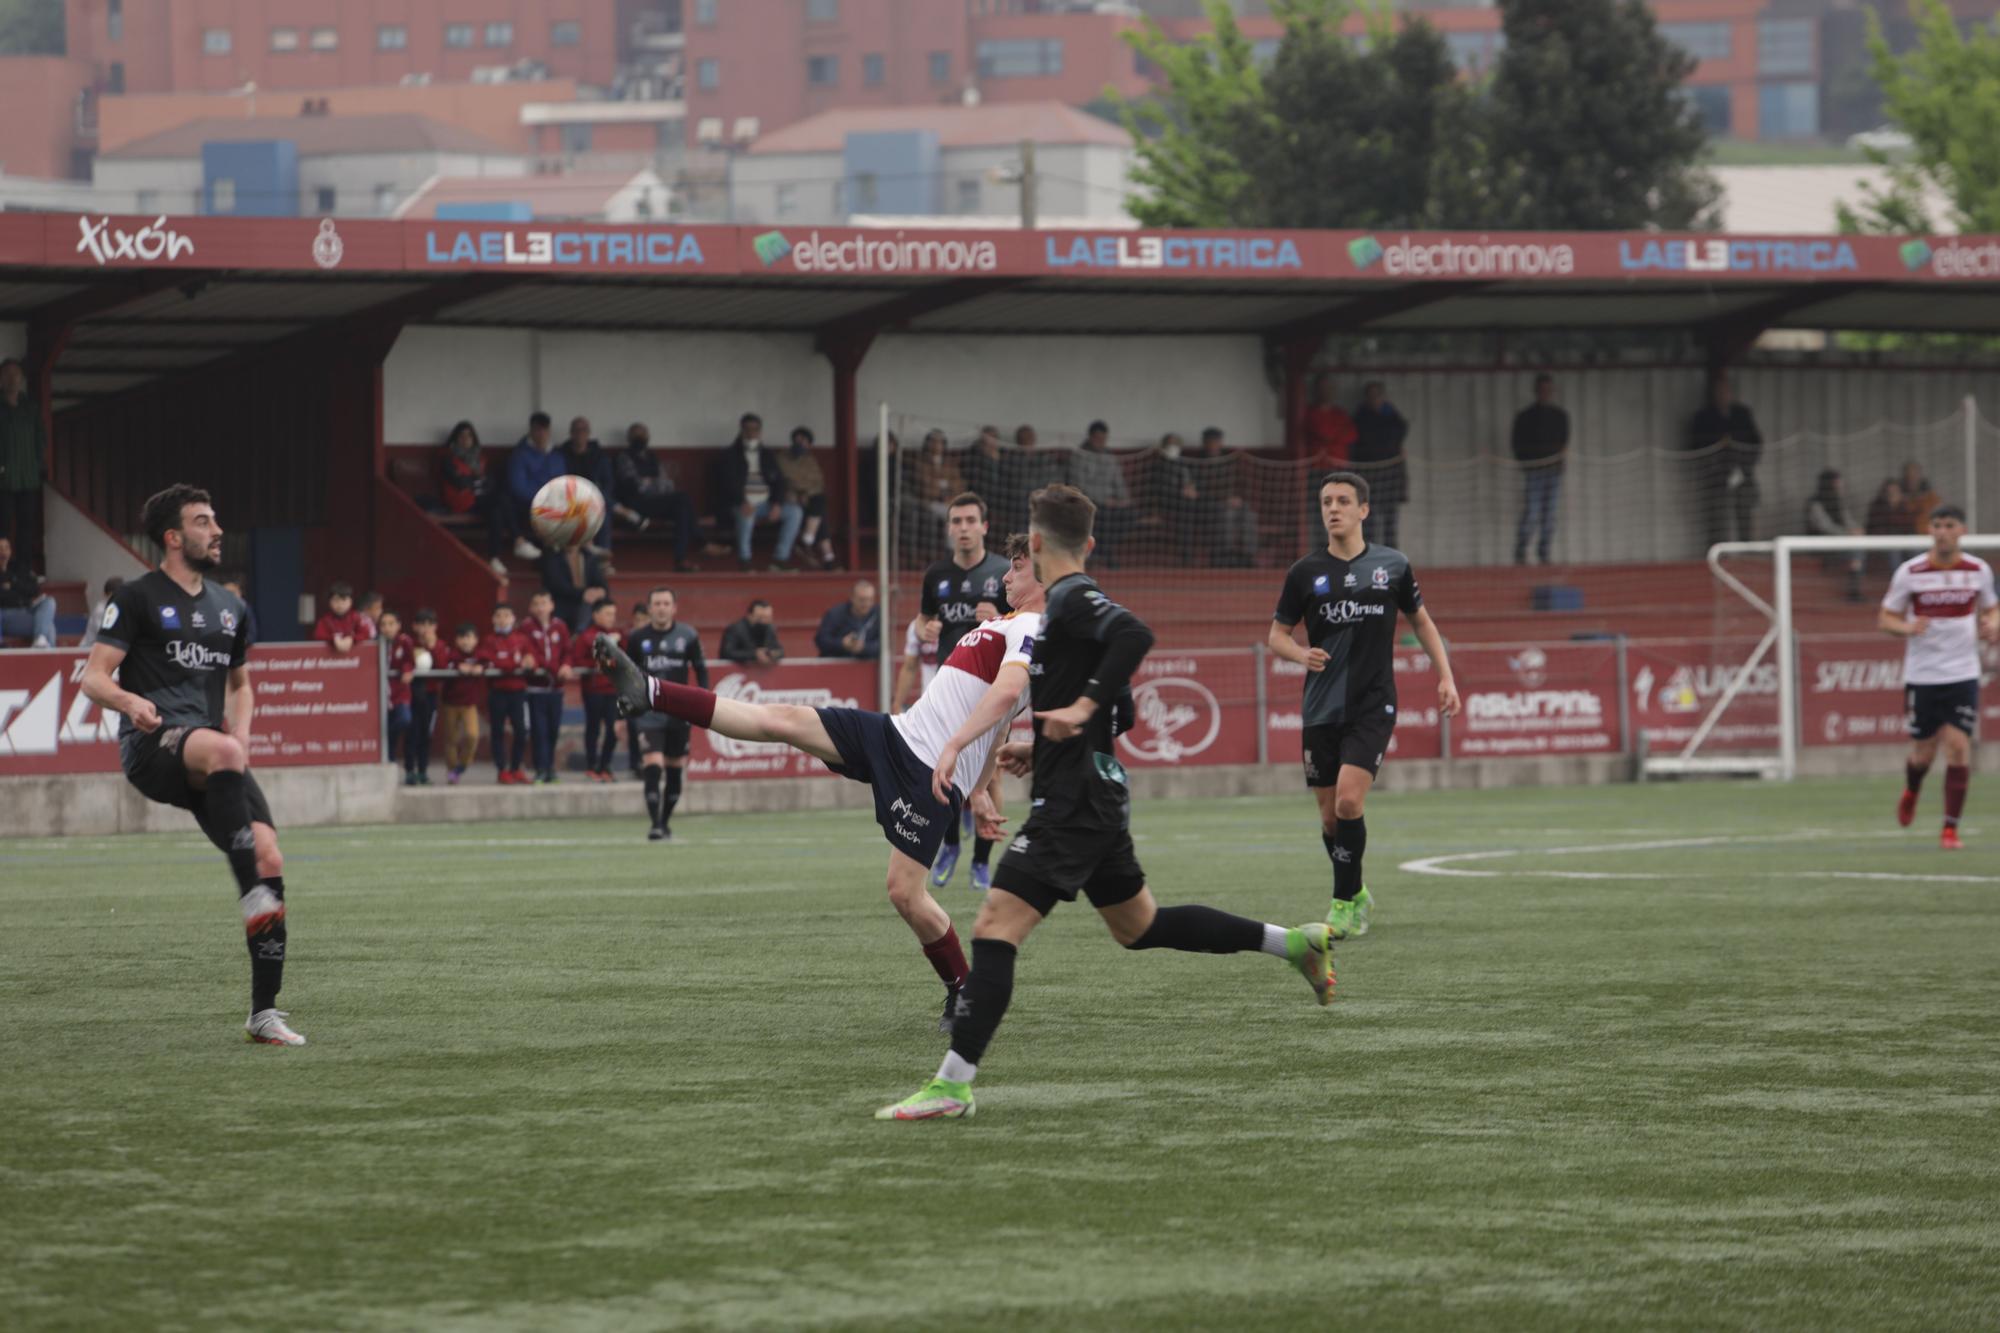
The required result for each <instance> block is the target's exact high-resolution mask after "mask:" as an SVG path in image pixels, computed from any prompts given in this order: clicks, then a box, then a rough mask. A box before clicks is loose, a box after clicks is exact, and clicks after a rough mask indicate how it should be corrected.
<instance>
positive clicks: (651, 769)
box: [645, 764, 660, 826]
mask: <svg viewBox="0 0 2000 1333" xmlns="http://www.w3.org/2000/svg"><path fill="white" fill-rule="evenodd" d="M645 772H646V818H648V819H650V820H652V821H653V823H654V824H655V825H656V826H657V825H658V824H659V822H660V766H659V765H658V764H648V765H646V770H645Z"/></svg>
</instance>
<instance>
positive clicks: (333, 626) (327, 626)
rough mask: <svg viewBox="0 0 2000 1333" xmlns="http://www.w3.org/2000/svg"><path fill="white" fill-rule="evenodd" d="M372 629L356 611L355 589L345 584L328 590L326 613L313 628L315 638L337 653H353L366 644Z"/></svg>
mask: <svg viewBox="0 0 2000 1333" xmlns="http://www.w3.org/2000/svg"><path fill="white" fill-rule="evenodd" d="M369 632H370V629H369V627H366V626H365V625H364V622H363V621H362V619H361V613H360V612H359V611H356V610H355V609H354V589H352V588H350V587H348V586H347V585H346V584H345V583H336V584H334V585H333V586H332V587H331V588H328V589H327V590H326V611H325V612H324V613H323V614H322V615H321V616H320V618H319V622H318V623H317V624H315V625H314V626H313V634H312V636H313V638H315V639H317V640H318V641H319V642H321V643H323V644H326V645H327V646H329V647H330V648H332V649H333V651H335V652H336V653H343V654H344V653H351V652H353V651H354V645H355V644H357V643H361V642H364V641H365V640H366V639H367V638H368V636H369Z"/></svg>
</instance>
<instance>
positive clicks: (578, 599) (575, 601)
mask: <svg viewBox="0 0 2000 1333" xmlns="http://www.w3.org/2000/svg"><path fill="white" fill-rule="evenodd" d="M536 568H537V569H538V570H539V571H540V573H541V576H542V591H543V592H546V593H547V594H548V595H549V596H550V597H553V598H554V599H555V613H556V616H557V617H558V618H559V619H560V620H561V621H562V622H563V623H564V624H565V625H575V624H578V623H580V622H581V621H582V620H583V616H584V610H583V590H584V589H585V588H588V587H589V586H591V585H592V584H597V585H599V586H603V584H604V580H605V579H606V578H608V577H609V576H610V573H611V571H610V569H609V568H608V567H607V566H606V564H605V562H604V561H602V560H599V559H598V558H597V557H596V556H594V555H591V554H590V548H589V547H588V546H583V547H572V548H571V549H569V550H567V551H550V552H549V553H548V554H546V555H544V556H543V557H542V558H541V560H540V561H539V562H537V565H536Z"/></svg>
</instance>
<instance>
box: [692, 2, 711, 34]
mask: <svg viewBox="0 0 2000 1333" xmlns="http://www.w3.org/2000/svg"><path fill="white" fill-rule="evenodd" d="M694 21H695V22H696V23H698V24H700V25H701V26H702V27H704V28H712V27H714V26H715V0H694Z"/></svg>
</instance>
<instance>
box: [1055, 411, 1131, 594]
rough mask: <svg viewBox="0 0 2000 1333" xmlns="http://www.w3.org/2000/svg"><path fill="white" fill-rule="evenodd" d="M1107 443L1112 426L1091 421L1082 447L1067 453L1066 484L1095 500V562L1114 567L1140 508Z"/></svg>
mask: <svg viewBox="0 0 2000 1333" xmlns="http://www.w3.org/2000/svg"><path fill="white" fill-rule="evenodd" d="M1110 443H1111V428H1110V427H1109V426H1107V425H1105V424H1104V423H1103V422H1102V421H1093V422H1091V423H1090V427H1089V429H1087V430H1086V431H1085V432H1084V435H1083V448H1081V449H1079V450H1077V451H1076V453H1074V454H1072V455H1071V456H1070V460H1069V484H1070V485H1072V486H1074V487H1076V488H1077V489H1078V490H1080V491H1082V492H1083V493H1084V494H1085V495H1087V496H1089V497H1090V498H1091V500H1092V501H1094V502H1095V503H1096V505H1097V529H1096V535H1097V555H1096V559H1097V562H1098V564H1100V565H1103V566H1105V567H1106V568H1110V569H1116V568H1117V567H1118V563H1119V557H1120V556H1121V555H1122V554H1123V553H1124V549H1125V539H1126V538H1127V537H1128V536H1130V535H1131V532H1132V526H1133V524H1134V523H1136V522H1137V521H1138V518H1139V510H1138V507H1137V506H1136V505H1134V504H1133V502H1132V491H1131V488H1130V487H1128V486H1127V485H1126V484H1125V469H1124V468H1123V467H1121V466H1119V463H1118V460H1117V458H1116V457H1114V456H1113V455H1112V454H1111V452H1110V449H1109V445H1110Z"/></svg>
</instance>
